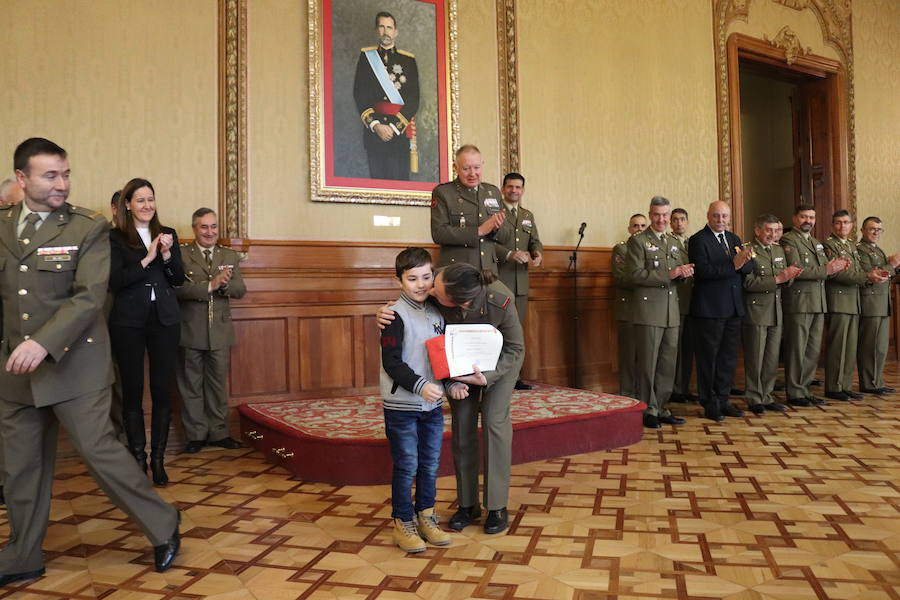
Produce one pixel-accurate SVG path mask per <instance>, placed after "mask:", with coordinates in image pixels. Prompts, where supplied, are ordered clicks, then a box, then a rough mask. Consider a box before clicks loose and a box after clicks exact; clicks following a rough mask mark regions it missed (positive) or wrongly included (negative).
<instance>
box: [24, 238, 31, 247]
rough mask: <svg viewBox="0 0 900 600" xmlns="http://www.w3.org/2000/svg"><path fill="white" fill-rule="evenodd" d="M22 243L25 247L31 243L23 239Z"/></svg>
mask: <svg viewBox="0 0 900 600" xmlns="http://www.w3.org/2000/svg"><path fill="white" fill-rule="evenodd" d="M22 243H23V244H25V245H26V246H27V245H28V244H30V243H31V240H30V239H28V238H25V239H24V240H22Z"/></svg>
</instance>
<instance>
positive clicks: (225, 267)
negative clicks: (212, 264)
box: [219, 265, 234, 271]
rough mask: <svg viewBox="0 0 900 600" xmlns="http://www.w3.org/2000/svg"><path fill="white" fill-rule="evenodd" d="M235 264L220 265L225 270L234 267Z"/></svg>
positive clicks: (221, 269)
mask: <svg viewBox="0 0 900 600" xmlns="http://www.w3.org/2000/svg"><path fill="white" fill-rule="evenodd" d="M233 268H234V265H219V270H220V271H224V270H225V269H233Z"/></svg>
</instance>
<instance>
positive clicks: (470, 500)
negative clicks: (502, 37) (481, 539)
mask: <svg viewBox="0 0 900 600" xmlns="http://www.w3.org/2000/svg"><path fill="white" fill-rule="evenodd" d="M515 384H516V374H515V373H513V374H507V375H506V376H504V377H502V378H501V379H500V380H498V381H497V382H496V383H494V385H492V386H490V387H486V388H485V387H480V386H472V385H470V386H469V397H468V398H463V399H462V400H453V399H451V400H450V414H451V421H452V431H451V440H452V447H453V466H454V469H455V470H456V494H457V500H458V502H459V505H460V506H465V507H470V506H476V505H477V504H478V471H479V465H478V463H479V454H481V456H483V458H484V506H485V508H487V509H488V510H499V509H501V508H505V507H506V504H507V501H508V499H509V474H510V468H511V466H512V436H513V431H512V418H511V417H510V412H509V405H510V399H511V397H512V392H513V386H515ZM479 416H480V417H481V434H482V440H481V445H482V446H483V448H482V450H481V452H479V439H478V417H479Z"/></svg>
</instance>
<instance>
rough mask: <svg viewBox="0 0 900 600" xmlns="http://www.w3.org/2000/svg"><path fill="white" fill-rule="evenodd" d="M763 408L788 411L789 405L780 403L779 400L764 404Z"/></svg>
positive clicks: (773, 410)
mask: <svg viewBox="0 0 900 600" xmlns="http://www.w3.org/2000/svg"><path fill="white" fill-rule="evenodd" d="M763 408H764V409H766V410H770V411H772V412H787V407H786V406H785V405H784V404H778V403H777V402H773V403H772V404H763Z"/></svg>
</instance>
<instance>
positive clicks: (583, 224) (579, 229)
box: [578, 223, 587, 235]
mask: <svg viewBox="0 0 900 600" xmlns="http://www.w3.org/2000/svg"><path fill="white" fill-rule="evenodd" d="M585 227H587V223H582V224H581V227H579V228H578V235H584V228H585Z"/></svg>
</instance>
